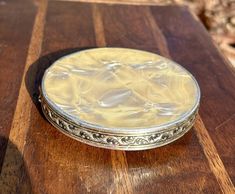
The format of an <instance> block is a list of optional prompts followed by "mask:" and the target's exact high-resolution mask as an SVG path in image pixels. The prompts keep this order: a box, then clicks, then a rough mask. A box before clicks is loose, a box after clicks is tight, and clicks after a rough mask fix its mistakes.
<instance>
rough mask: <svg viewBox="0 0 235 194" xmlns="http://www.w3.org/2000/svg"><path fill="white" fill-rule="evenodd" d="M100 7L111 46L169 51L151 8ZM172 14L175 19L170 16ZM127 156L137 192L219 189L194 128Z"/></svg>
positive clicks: (207, 190)
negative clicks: (173, 139) (157, 32)
mask: <svg viewBox="0 0 235 194" xmlns="http://www.w3.org/2000/svg"><path fill="white" fill-rule="evenodd" d="M159 9H161V8H159ZM100 10H101V12H102V16H103V20H104V29H105V37H106V41H107V44H108V45H111V46H113V45H114V46H122V47H134V48H138V49H144V50H150V51H152V52H156V53H158V54H162V55H164V54H166V53H162V52H161V49H160V48H161V46H162V45H160V44H161V43H162V42H163V41H162V40H161V37H160V36H153V34H152V33H153V32H154V31H155V30H154V29H152V25H151V22H152V20H151V18H149V17H151V16H150V15H149V14H148V13H147V12H148V11H149V10H148V7H144V6H141V7H140V6H100ZM155 13H156V14H158V12H155ZM167 13H168V12H167V11H165V12H164V13H162V15H163V16H164V17H166V15H167ZM117 16H119V17H117ZM168 17H169V18H171V16H170V15H169V16H168ZM171 25H173V24H171ZM174 25H177V23H176V24H174ZM156 27H157V26H156ZM112 29H114V30H112ZM119 40H120V41H119ZM175 49H176V48H175ZM168 57H169V56H168ZM126 156H127V162H128V167H129V174H130V177H131V181H132V182H133V187H134V193H143V192H147V193H153V192H154V191H155V188H158V191H159V193H185V192H188V193H191V192H195V191H196V190H197V189H198V191H199V192H219V188H218V184H217V181H216V179H215V177H214V175H213V174H212V173H211V171H210V169H209V167H208V164H207V159H206V157H205V156H204V154H203V152H202V148H201V146H200V144H199V142H198V138H197V136H196V135H195V133H194V132H192V131H191V132H190V133H189V134H187V135H186V136H185V137H183V138H182V139H181V140H179V141H177V142H176V143H174V144H172V145H168V146H165V147H162V148H158V149H154V150H149V151H141V152H127V153H126ZM169 182H170V184H168V183H169ZM166 185H167V187H166Z"/></svg>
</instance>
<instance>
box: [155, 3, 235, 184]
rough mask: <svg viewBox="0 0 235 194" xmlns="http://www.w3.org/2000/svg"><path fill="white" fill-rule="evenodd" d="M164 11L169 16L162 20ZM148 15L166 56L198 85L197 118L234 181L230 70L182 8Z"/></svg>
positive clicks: (234, 82) (234, 87)
mask: <svg viewBox="0 0 235 194" xmlns="http://www.w3.org/2000/svg"><path fill="white" fill-rule="evenodd" d="M166 11H169V12H170V13H171V15H172V17H164V15H163V14H164V13H165V12H166ZM152 13H153V15H154V17H155V19H156V22H157V23H158V25H159V27H160V29H161V31H162V33H163V34H164V36H165V37H166V40H167V45H168V48H169V51H170V55H171V56H172V57H173V59H174V60H175V61H177V62H179V63H180V64H182V65H184V66H185V67H186V68H187V69H189V70H190V71H191V72H192V73H193V74H194V76H195V77H196V79H197V80H198V82H199V85H200V87H201V91H202V99H201V107H200V115H201V117H202V119H203V122H204V124H205V126H206V128H207V129H208V131H209V134H210V136H211V138H212V140H213V142H214V144H215V146H216V148H217V150H218V152H219V155H220V157H221V159H222V161H223V163H224V165H225V167H226V169H227V170H228V173H229V175H230V177H231V179H232V181H233V182H235V169H234V164H235V157H234V155H235V141H234V135H231V133H232V131H234V129H235V127H234V126H235V125H234V122H233V119H234V114H235V76H234V69H231V67H230V66H229V65H228V64H226V61H225V60H224V59H223V57H222V56H221V54H220V53H219V52H218V50H217V49H215V46H214V44H213V43H212V40H211V38H210V37H209V35H208V33H207V32H206V30H205V29H204V28H203V26H202V25H201V24H199V23H198V22H196V21H195V20H194V19H193V17H192V15H191V14H189V12H188V11H187V10H186V9H181V11H179V8H176V7H162V9H160V8H158V7H153V8H152ZM166 24H167V25H166ZM179 29H181V30H179ZM182 29H183V30H182ZM176 48H180V49H176ZM182 51H184V52H182Z"/></svg>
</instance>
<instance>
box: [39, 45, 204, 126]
mask: <svg viewBox="0 0 235 194" xmlns="http://www.w3.org/2000/svg"><path fill="white" fill-rule="evenodd" d="M42 94H43V96H44V97H45V99H46V100H47V101H48V103H49V104H50V105H51V106H52V107H53V108H55V109H56V110H57V111H59V112H61V113H63V114H64V115H66V116H67V117H68V118H70V119H72V120H73V121H75V122H78V123H82V124H85V125H88V126H91V127H93V128H97V127H100V128H103V129H115V130H121V131H122V130H126V131H128V130H132V129H134V130H138V129H144V128H156V127H159V126H164V125H169V124H171V123H175V122H177V120H180V119H183V118H184V117H187V116H189V115H190V114H191V113H192V111H195V109H196V108H197V106H198V104H199V98H200V91H199V87H198V85H197V83H196V81H195V79H194V78H193V76H192V75H191V74H190V73H189V72H188V71H186V70H185V69H184V68H183V67H181V66H179V65H178V64H176V63H174V62H172V61H170V60H169V59H166V58H163V57H161V56H159V55H156V54H153V53H150V52H145V51H139V50H133V49H124V48H99V49H89V50H84V51H81V52H76V53H73V54H70V55H68V56H65V57H63V58H61V59H59V60H57V61H56V62H54V64H53V65H52V66H51V67H50V68H48V69H47V71H46V72H45V74H44V77H43V82H42Z"/></svg>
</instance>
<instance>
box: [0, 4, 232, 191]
mask: <svg viewBox="0 0 235 194" xmlns="http://www.w3.org/2000/svg"><path fill="white" fill-rule="evenodd" d="M103 46H115V47H128V48H136V49H143V50H147V51H152V52H155V53H158V54H161V55H163V56H166V57H169V58H171V59H173V60H175V61H176V62H178V63H180V64H182V65H183V66H184V67H185V68H186V69H188V70H189V71H190V72H192V74H193V75H194V76H195V77H196V79H197V80H198V82H199V85H200V87H201V91H202V99H201V107H200V116H198V119H197V121H196V124H195V126H194V127H193V129H192V130H190V132H189V133H187V134H186V135H185V136H184V137H183V138H181V139H180V140H177V141H176V142H175V143H173V144H170V145H167V146H164V147H161V148H157V149H152V150H148V151H135V152H124V151H110V150H105V149H101V148H95V147H91V146H88V145H85V144H82V143H79V142H77V141H75V140H73V139H70V138H68V137H66V136H65V135H63V134H61V133H60V132H58V131H57V130H56V129H55V128H54V127H52V126H51V125H50V124H49V123H48V122H47V121H46V120H45V119H44V117H43V116H42V113H41V110H40V105H39V103H38V101H37V97H38V85H39V84H40V79H41V76H42V74H43V72H44V70H45V68H47V67H48V66H49V65H50V64H51V63H52V62H53V61H55V60H56V59H58V58H59V57H61V56H63V55H65V54H68V53H71V52H74V51H77V50H81V49H85V48H91V47H103ZM0 60H1V62H0V93H1V95H0V107H1V109H0V169H1V177H0V193H3V194H5V193H49V194H51V193H55V194H57V193H66V194H68V193H89V192H91V193H144V194H145V193H170V194H172V193H222V192H224V193H235V190H234V185H233V184H234V182H235V135H234V133H235V70H234V69H233V68H232V67H231V66H230V64H229V63H228V62H227V61H226V59H224V57H223V56H222V55H221V53H220V52H219V51H218V49H217V48H216V47H215V45H214V44H213V42H212V40H211V38H210V36H209V35H208V33H207V31H206V30H205V29H204V27H203V26H202V25H201V24H200V23H199V22H198V21H197V19H196V18H195V17H194V16H192V15H191V14H190V12H189V11H188V9H187V8H185V7H177V6H166V7H163V6H150V5H148V6H147V5H146V6H144V5H141V6H140V5H139V6H137V5H118V4H114V5H105V4H91V3H87V4H86V3H79V2H65V1H49V3H48V2H47V1H37V2H36V3H34V2H33V1H30V0H28V1H24V3H22V1H17V0H12V1H9V2H8V1H1V2H0Z"/></svg>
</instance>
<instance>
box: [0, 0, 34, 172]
mask: <svg viewBox="0 0 235 194" xmlns="http://www.w3.org/2000/svg"><path fill="white" fill-rule="evenodd" d="M35 13H36V7H35V5H34V4H33V3H32V2H29V1H23V2H19V1H15V0H13V1H2V2H1V5H0V26H1V28H0V83H1V84H0V93H1V95H0V172H1V167H2V163H3V158H4V156H5V151H6V147H7V142H8V136H9V132H10V128H11V122H12V119H13V115H14V111H15V106H16V102H17V98H18V92H19V87H20V84H21V80H22V74H23V70H24V66H25V62H26V57H27V51H28V45H29V42H30V37H31V31H32V28H33V22H34V17H35Z"/></svg>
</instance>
